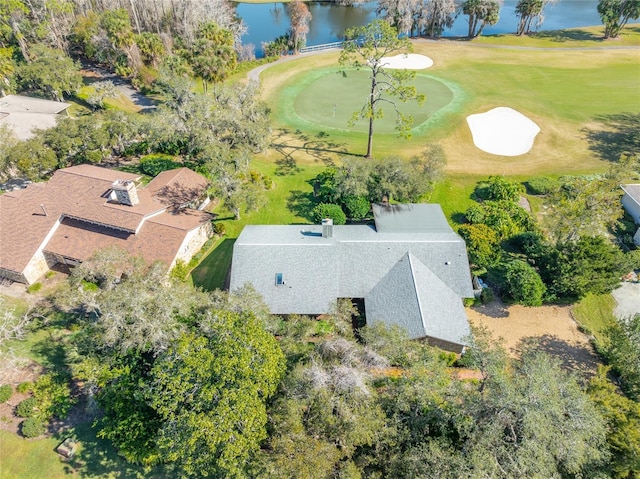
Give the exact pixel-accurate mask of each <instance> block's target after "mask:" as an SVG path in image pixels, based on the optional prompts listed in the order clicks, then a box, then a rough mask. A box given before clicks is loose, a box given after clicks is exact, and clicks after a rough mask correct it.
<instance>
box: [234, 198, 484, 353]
mask: <svg viewBox="0 0 640 479" xmlns="http://www.w3.org/2000/svg"><path fill="white" fill-rule="evenodd" d="M373 213H374V219H375V225H344V226H337V225H336V226H334V225H333V224H332V222H331V221H330V220H325V221H324V222H323V224H322V225H313V226H307V225H305V226H300V225H286V226H285V225H282V226H281V225H276V226H258V225H252V226H246V227H245V228H244V230H243V231H242V233H241V234H240V236H239V237H238V240H237V241H236V243H235V245H234V250H233V262H232V266H231V278H230V290H231V291H234V290H236V289H238V288H241V287H242V286H244V285H246V284H251V285H252V286H253V287H254V288H255V289H256V291H257V292H258V293H260V294H261V295H262V296H263V297H264V299H265V301H266V303H267V305H268V306H269V308H270V311H271V313H273V314H284V315H286V314H310V315H319V314H324V313H328V312H330V311H331V310H332V308H333V307H334V306H335V304H336V301H337V299H338V298H351V299H363V300H364V305H365V315H366V319H367V323H368V324H373V323H376V322H383V323H385V324H387V325H389V326H392V325H398V326H400V327H402V328H404V329H406V331H407V333H408V335H409V337H410V338H414V339H417V338H427V339H428V340H429V341H430V342H432V343H434V344H436V345H439V346H441V347H444V348H446V349H450V350H453V351H458V352H459V351H461V350H462V348H463V346H464V344H465V338H466V337H467V336H469V334H470V329H469V323H468V320H467V317H466V314H465V311H464V306H463V298H471V297H473V288H472V283H471V274H470V271H469V261H468V258H467V250H466V246H465V243H464V241H463V240H462V238H460V237H459V236H458V235H457V234H456V233H455V232H454V231H453V230H452V229H451V227H450V226H449V224H448V223H447V221H446V218H445V216H444V214H443V212H442V209H441V208H440V205H437V204H403V205H387V204H384V205H373Z"/></svg>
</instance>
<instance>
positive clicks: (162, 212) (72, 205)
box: [0, 165, 212, 284]
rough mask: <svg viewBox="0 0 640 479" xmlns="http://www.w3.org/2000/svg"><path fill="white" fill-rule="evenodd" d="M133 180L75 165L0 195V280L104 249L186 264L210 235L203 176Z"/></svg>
mask: <svg viewBox="0 0 640 479" xmlns="http://www.w3.org/2000/svg"><path fill="white" fill-rule="evenodd" d="M140 179H141V177H140V175H136V174H132V173H125V172H122V171H116V170H110V169H107V168H100V167H97V166H92V165H78V166H72V167H70V168H63V169H60V170H58V171H56V172H55V173H54V174H53V176H52V177H51V179H50V180H49V181H47V182H43V183H32V184H30V185H28V186H27V188H25V189H18V190H15V191H9V192H6V193H4V194H2V195H0V278H8V279H10V280H11V281H17V282H21V283H27V284H31V283H33V282H34V281H37V280H38V279H39V278H40V277H41V276H42V275H43V274H45V273H46V272H47V271H48V270H49V269H50V268H51V267H53V266H54V265H56V264H66V265H72V266H73V265H77V264H79V263H81V262H83V261H85V260H86V259H88V258H89V257H90V256H92V255H93V253H94V252H95V251H96V250H98V249H101V248H106V247H110V246H117V247H120V248H121V249H123V250H125V251H127V252H129V253H130V254H132V255H134V256H141V257H142V258H144V259H145V260H146V261H147V262H153V261H161V262H163V263H165V264H166V265H167V267H173V266H174V265H175V263H176V261H178V260H184V261H186V262H188V261H189V259H190V258H191V256H192V255H193V254H194V253H195V252H197V251H198V250H199V249H200V248H201V247H202V245H203V244H204V243H205V242H206V241H207V239H208V238H209V237H210V236H211V234H212V228H211V219H212V216H211V215H210V214H209V213H206V212H204V211H202V208H203V207H204V206H205V205H206V203H207V202H208V196H207V186H208V182H207V180H206V178H204V177H203V176H202V175H199V174H198V173H195V172H193V171H191V170H189V169H188V168H178V169H175V170H169V171H164V172H162V173H160V174H159V175H158V176H156V177H155V178H154V179H153V180H152V181H151V182H150V183H149V184H148V185H146V186H144V187H143V186H142V185H141V183H140Z"/></svg>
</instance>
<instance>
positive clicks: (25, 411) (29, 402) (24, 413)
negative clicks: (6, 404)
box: [16, 397, 38, 417]
mask: <svg viewBox="0 0 640 479" xmlns="http://www.w3.org/2000/svg"><path fill="white" fill-rule="evenodd" d="M37 406H38V400H37V399H36V398H33V397H31V398H27V399H25V400H24V401H21V402H20V404H18V406H17V407H16V414H17V415H18V416H19V417H33V415H34V414H35V413H36V407H37Z"/></svg>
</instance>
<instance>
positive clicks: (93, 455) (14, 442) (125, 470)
mask: <svg viewBox="0 0 640 479" xmlns="http://www.w3.org/2000/svg"><path fill="white" fill-rule="evenodd" d="M67 437H75V438H76V439H78V440H79V442H80V447H79V450H78V452H77V454H76V456H75V457H74V458H73V459H72V460H71V461H68V462H66V461H63V460H62V456H60V455H59V454H57V453H56V452H55V448H56V447H57V446H58V444H60V443H61V442H62V441H63V440H64V439H65V438H67ZM0 456H1V457H2V463H1V465H0V479H15V478H20V479H42V478H47V479H62V478H68V477H69V476H75V477H83V478H87V479H88V478H92V479H93V478H95V479H97V478H109V479H111V478H114V479H115V478H119V479H127V478H132V479H133V478H136V479H138V478H139V479H142V478H159V477H162V476H160V475H159V474H157V473H154V472H145V471H143V470H142V469H141V468H139V467H136V466H132V465H130V464H127V463H125V462H124V461H123V460H122V459H120V457H118V455H117V453H116V451H115V449H114V448H113V447H112V446H111V445H110V444H109V442H108V441H106V440H103V439H99V438H97V437H96V435H95V431H94V429H92V428H91V426H90V425H89V424H88V423H83V424H80V425H78V426H76V427H75V428H72V429H71V430H69V431H67V432H65V433H63V434H61V435H60V436H56V437H47V438H36V439H24V438H22V437H19V436H17V435H16V434H13V433H10V432H8V431H1V430H0Z"/></svg>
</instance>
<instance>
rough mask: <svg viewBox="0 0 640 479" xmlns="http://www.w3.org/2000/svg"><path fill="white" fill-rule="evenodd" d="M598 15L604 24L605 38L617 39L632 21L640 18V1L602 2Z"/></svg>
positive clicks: (615, 0)
mask: <svg viewBox="0 0 640 479" xmlns="http://www.w3.org/2000/svg"><path fill="white" fill-rule="evenodd" d="M598 13H599V14H600V19H601V20H602V23H603V24H604V38H605V39H607V38H616V37H617V36H618V34H619V33H620V31H621V30H622V29H623V28H624V26H625V25H626V24H627V22H628V21H629V20H630V19H633V20H637V19H638V18H640V0H600V1H599V2H598Z"/></svg>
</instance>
